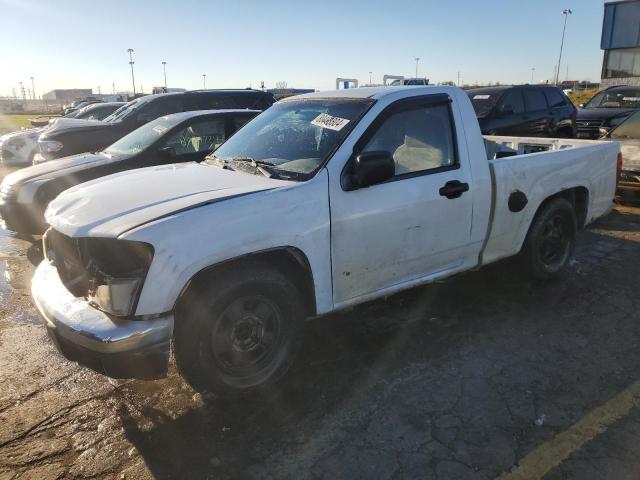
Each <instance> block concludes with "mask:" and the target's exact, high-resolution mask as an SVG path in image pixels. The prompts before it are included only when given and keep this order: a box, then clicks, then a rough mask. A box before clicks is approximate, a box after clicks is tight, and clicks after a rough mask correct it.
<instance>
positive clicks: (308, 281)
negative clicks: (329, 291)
mask: <svg viewBox="0 0 640 480" xmlns="http://www.w3.org/2000/svg"><path fill="white" fill-rule="evenodd" d="M256 264H260V265H265V264H266V265H268V266H269V267H271V268H273V269H274V270H277V271H278V272H280V273H281V274H282V275H284V276H286V277H288V278H289V279H290V280H291V281H292V283H293V284H294V285H296V286H297V287H298V288H300V290H301V293H302V295H303V296H304V298H303V304H304V307H305V309H306V311H307V314H308V315H310V316H312V315H315V314H316V295H315V286H314V282H313V274H312V272H311V266H310V265H309V261H308V259H307V257H306V255H305V254H304V253H303V252H302V251H301V250H299V249H298V248H295V247H279V248H274V249H269V250H263V251H260V252H256V253H250V254H247V255H242V256H240V257H237V258H233V259H230V260H225V261H224V262H221V263H217V264H215V265H211V266H209V267H206V268H203V269H202V270H200V271H199V272H198V273H196V274H195V275H194V276H193V277H191V280H189V282H188V283H187V285H186V286H185V287H184V289H183V290H182V292H181V293H180V295H179V297H178V300H177V302H176V308H179V307H180V305H181V304H182V303H183V302H184V301H185V299H186V298H188V294H189V293H190V292H194V291H195V292H197V291H198V290H199V289H200V288H202V287H203V286H205V285H209V284H210V283H211V282H214V281H216V280H217V279H220V280H223V279H224V272H225V271H227V270H228V269H232V268H251V265H256Z"/></svg>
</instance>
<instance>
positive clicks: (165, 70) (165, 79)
mask: <svg viewBox="0 0 640 480" xmlns="http://www.w3.org/2000/svg"><path fill="white" fill-rule="evenodd" d="M162 71H163V72H164V88H165V90H166V89H167V62H162Z"/></svg>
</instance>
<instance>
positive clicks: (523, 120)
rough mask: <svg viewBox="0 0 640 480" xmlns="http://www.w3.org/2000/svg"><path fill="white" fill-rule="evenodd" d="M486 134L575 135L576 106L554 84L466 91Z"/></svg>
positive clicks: (563, 136)
mask: <svg viewBox="0 0 640 480" xmlns="http://www.w3.org/2000/svg"><path fill="white" fill-rule="evenodd" d="M467 95H469V98H470V99H471V103H472V104H473V108H474V110H475V112H476V115H477V116H478V122H479V123H480V130H481V131H482V133H483V134H485V135H515V136H527V137H560V138H574V137H575V133H576V109H575V107H574V106H573V104H572V103H571V101H570V100H569V99H568V98H567V96H566V95H565V94H564V92H563V91H562V90H560V89H559V88H558V87H554V86H551V85H518V86H512V87H508V86H507V87H487V88H472V89H470V90H467Z"/></svg>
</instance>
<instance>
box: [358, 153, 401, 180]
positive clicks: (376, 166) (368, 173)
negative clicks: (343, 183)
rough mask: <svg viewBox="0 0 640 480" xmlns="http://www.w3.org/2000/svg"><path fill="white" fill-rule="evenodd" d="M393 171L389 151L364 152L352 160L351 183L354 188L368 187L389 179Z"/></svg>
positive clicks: (394, 168)
mask: <svg viewBox="0 0 640 480" xmlns="http://www.w3.org/2000/svg"><path fill="white" fill-rule="evenodd" d="M395 171H396V166H395V163H394V161H393V157H392V156H391V154H390V153H389V152H386V151H374V152H364V153H361V154H360V155H358V156H357V157H356V159H355V161H354V162H353V170H352V172H351V184H352V186H353V187H354V188H364V187H369V186H371V185H375V184H377V183H382V182H384V181H385V180H389V179H390V178H392V177H393V176H394V174H395Z"/></svg>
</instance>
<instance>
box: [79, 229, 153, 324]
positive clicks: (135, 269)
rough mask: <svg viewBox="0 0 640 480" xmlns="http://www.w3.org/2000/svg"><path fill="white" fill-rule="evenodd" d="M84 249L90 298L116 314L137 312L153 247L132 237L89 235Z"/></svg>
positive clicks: (101, 308) (88, 296) (100, 306)
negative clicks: (136, 308)
mask: <svg viewBox="0 0 640 480" xmlns="http://www.w3.org/2000/svg"><path fill="white" fill-rule="evenodd" d="M81 251H82V256H83V258H85V259H86V263H85V265H86V270H87V278H88V280H89V281H88V291H87V296H86V297H87V300H89V302H90V303H92V304H93V305H94V306H96V307H97V308H99V309H100V310H103V311H105V312H107V313H111V314H112V315H116V316H123V317H126V316H131V315H133V313H134V310H135V307H136V303H137V302H138V297H139V296H140V291H141V290H142V285H143V283H144V279H145V277H146V275H147V271H148V270H149V266H150V265H151V260H152V259H153V247H152V246H151V245H149V244H147V243H142V242H132V241H128V240H118V239H112V238H85V239H83V245H81Z"/></svg>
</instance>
